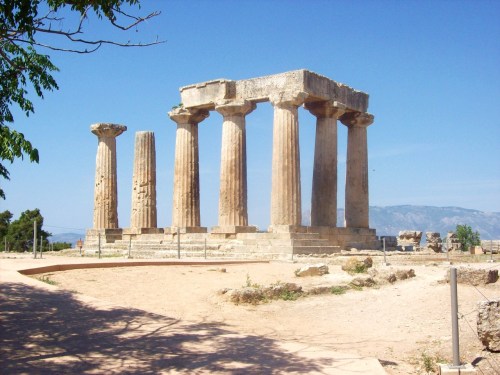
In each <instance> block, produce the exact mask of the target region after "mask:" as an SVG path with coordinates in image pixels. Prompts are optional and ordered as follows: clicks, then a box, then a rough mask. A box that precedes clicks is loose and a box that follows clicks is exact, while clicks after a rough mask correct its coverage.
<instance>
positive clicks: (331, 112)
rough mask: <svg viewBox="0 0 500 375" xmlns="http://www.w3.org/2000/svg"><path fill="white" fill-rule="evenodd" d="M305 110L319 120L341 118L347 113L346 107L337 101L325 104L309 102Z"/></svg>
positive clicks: (305, 105) (325, 102)
mask: <svg viewBox="0 0 500 375" xmlns="http://www.w3.org/2000/svg"><path fill="white" fill-rule="evenodd" d="M304 107H305V109H307V110H308V111H309V112H311V113H312V114H313V115H314V116H316V117H318V118H322V117H327V118H332V117H335V118H339V117H340V116H342V115H343V114H344V113H345V110H346V106H345V105H344V104H342V103H340V102H337V101H335V100H327V101H324V102H309V103H305V104H304Z"/></svg>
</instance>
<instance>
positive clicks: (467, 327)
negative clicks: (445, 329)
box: [458, 264, 500, 375]
mask: <svg viewBox="0 0 500 375" xmlns="http://www.w3.org/2000/svg"><path fill="white" fill-rule="evenodd" d="M499 268H500V265H499V264H495V265H492V266H489V267H486V268H481V270H484V271H489V270H491V269H499ZM458 272H460V269H458ZM461 283H462V284H465V285H468V286H470V287H472V289H473V290H474V291H475V292H476V293H477V295H478V296H479V297H480V299H482V300H486V301H488V302H491V301H492V300H498V298H499V297H500V296H498V295H497V296H495V297H492V296H490V295H489V293H490V291H485V290H482V291H481V290H480V289H479V288H478V287H477V286H476V285H474V284H472V283H471V282H470V281H469V282H466V283H464V282H463V280H462V282H461ZM478 305H479V304H476V308H475V309H473V310H472V311H467V312H462V311H461V307H460V301H459V307H458V320H459V330H460V335H462V334H463V333H466V332H469V333H470V334H472V335H473V336H474V337H475V338H477V340H478V341H481V338H480V337H479V334H478V332H477V324H476V328H474V327H473V324H472V323H471V320H472V321H474V318H475V317H478V313H479V309H478ZM476 319H478V318H476ZM460 323H461V324H460ZM483 353H484V355H483V356H482V357H480V358H477V359H476V361H474V362H476V363H473V364H475V365H476V366H475V368H476V369H477V370H478V371H479V372H480V373H481V374H484V375H488V374H495V375H500V363H499V361H498V360H497V359H496V358H495V357H494V354H493V353H492V352H490V351H488V350H484V351H483ZM483 360H484V361H486V362H487V363H488V364H489V367H490V368H491V371H493V372H490V371H488V372H484V371H483V369H482V368H481V366H480V365H479V363H480V362H481V361H483Z"/></svg>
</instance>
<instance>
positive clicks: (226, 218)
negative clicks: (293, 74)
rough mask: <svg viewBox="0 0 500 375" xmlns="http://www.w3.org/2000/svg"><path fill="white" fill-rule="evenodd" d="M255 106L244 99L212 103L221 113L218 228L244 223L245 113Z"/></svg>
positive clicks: (245, 171) (227, 227)
mask: <svg viewBox="0 0 500 375" xmlns="http://www.w3.org/2000/svg"><path fill="white" fill-rule="evenodd" d="M255 107H256V105H255V103H251V102H249V101H246V100H238V101H224V102H222V103H220V104H218V105H217V106H216V107H215V109H216V111H217V112H219V113H220V114H222V116H223V117H224V122H223V124H222V147H221V148H222V150H221V172H220V194H219V231H231V232H233V231H236V230H238V228H236V227H241V226H243V227H245V226H248V209H247V155H246V153H247V150H246V129H245V116H246V115H247V114H248V113H250V112H251V111H253V110H254V109H255ZM224 228H225V229H224ZM240 229H241V228H240Z"/></svg>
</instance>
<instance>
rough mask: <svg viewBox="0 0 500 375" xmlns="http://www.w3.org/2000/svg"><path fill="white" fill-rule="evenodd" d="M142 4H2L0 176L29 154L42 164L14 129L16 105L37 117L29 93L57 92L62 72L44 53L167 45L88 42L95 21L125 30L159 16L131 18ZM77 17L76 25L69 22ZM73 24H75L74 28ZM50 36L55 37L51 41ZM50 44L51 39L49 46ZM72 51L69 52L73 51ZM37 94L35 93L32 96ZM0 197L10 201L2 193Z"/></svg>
mask: <svg viewBox="0 0 500 375" xmlns="http://www.w3.org/2000/svg"><path fill="white" fill-rule="evenodd" d="M133 6H137V7H140V4H139V0H2V2H0V177H3V178H4V179H7V180H8V179H9V171H8V170H7V167H6V166H5V165H4V162H5V161H8V162H10V163H13V162H14V160H15V159H17V158H23V156H24V155H27V156H28V157H29V159H30V161H31V162H36V163H38V161H39V155H38V150H37V149H36V148H35V147H33V145H32V144H31V142H30V141H28V140H27V139H26V138H25V137H24V134H22V133H20V132H18V131H16V130H15V129H13V128H12V125H8V124H13V123H14V116H13V114H12V111H11V108H12V106H14V105H15V106H18V107H19V108H20V109H21V111H22V112H24V114H25V115H26V116H29V115H30V114H32V113H34V111H35V109H34V106H33V103H32V102H31V100H30V99H29V98H28V89H31V90H33V91H34V94H36V96H38V97H40V98H43V95H44V92H46V91H53V90H57V89H58V86H57V83H56V81H55V79H54V77H53V76H52V74H51V73H52V72H55V71H57V70H58V68H57V67H56V66H55V65H54V64H52V62H51V60H50V56H48V55H46V54H43V53H39V49H41V48H43V49H45V50H51V51H63V52H73V53H92V52H95V51H97V50H98V49H99V48H100V47H101V46H102V45H106V44H107V45H115V46H121V47H138V46H149V45H153V44H158V43H161V42H159V41H154V42H152V43H145V44H142V43H130V42H126V43H120V42H118V41H113V40H106V39H86V38H85V34H84V30H83V27H84V25H85V23H84V21H86V20H88V19H89V18H92V17H93V18H97V19H98V20H102V19H104V20H106V21H107V22H109V23H110V24H111V25H112V26H114V27H116V28H118V29H120V30H130V29H135V28H136V26H137V25H138V24H140V23H142V22H144V21H146V20H148V19H150V18H152V17H155V16H157V15H158V14H159V12H153V13H150V14H149V15H147V16H146V17H138V16H134V15H132V14H129V13H127V9H128V8H131V7H133ZM74 15H76V16H77V18H78V19H77V21H76V22H75V23H71V22H70V21H68V19H66V18H65V16H67V17H68V18H72V16H74ZM65 21H66V23H67V22H70V26H69V27H68V25H67V24H65ZM47 36H50V38H48V39H47ZM45 40H50V42H49V43H47V42H45ZM68 46H69V47H68ZM32 95H33V94H32ZM0 197H1V198H3V199H5V194H4V191H3V190H2V189H1V188H0Z"/></svg>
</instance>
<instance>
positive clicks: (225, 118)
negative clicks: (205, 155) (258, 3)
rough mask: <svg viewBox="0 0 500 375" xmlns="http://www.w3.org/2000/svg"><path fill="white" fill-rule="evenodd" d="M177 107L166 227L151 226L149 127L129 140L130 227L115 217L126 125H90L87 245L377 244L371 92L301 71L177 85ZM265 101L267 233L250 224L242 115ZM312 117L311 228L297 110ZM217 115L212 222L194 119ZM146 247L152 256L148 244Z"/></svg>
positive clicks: (226, 248) (276, 250)
mask: <svg viewBox="0 0 500 375" xmlns="http://www.w3.org/2000/svg"><path fill="white" fill-rule="evenodd" d="M180 95H181V103H182V105H181V106H179V107H177V108H174V109H173V110H172V111H171V112H169V113H168V115H169V117H170V119H171V120H172V121H174V122H175V123H176V125H177V130H176V142H175V163H174V164H175V165H174V190H173V205H172V218H171V226H169V227H166V228H157V222H156V165H155V145H154V134H153V133H152V132H138V133H137V134H136V143H135V159H134V177H133V191H132V212H131V223H130V228H120V227H119V226H118V217H117V191H116V137H117V136H118V135H120V134H121V133H123V132H124V131H125V130H126V127H125V126H122V125H114V124H96V125H92V126H91V130H92V132H93V133H94V134H96V135H97V136H98V140H99V143H98V152H97V159H96V182H95V193H94V223H93V228H92V229H90V230H88V231H87V236H86V241H85V248H86V249H95V248H96V246H97V245H98V244H99V243H100V245H101V246H102V248H103V249H104V250H106V251H107V250H109V251H121V250H125V249H127V248H129V249H130V248H132V250H133V251H135V252H137V254H138V255H140V254H141V253H140V252H141V251H142V252H143V253H144V256H151V257H154V256H168V254H169V251H172V250H174V249H176V246H177V239H178V238H177V236H178V235H181V236H182V237H183V238H185V239H188V240H189V243H190V246H191V248H192V250H193V253H196V251H198V250H199V249H201V244H202V243H203V246H205V249H206V246H207V245H206V244H207V243H208V247H209V251H211V252H213V253H214V254H216V255H223V256H230V255H237V254H240V255H247V256H248V255H262V256H265V255H272V256H279V255H286V254H291V253H293V254H318V253H334V252H338V251H340V249H343V248H350V247H357V248H363V249H374V248H379V241H378V240H377V237H376V234H375V230H374V229H370V228H369V197H368V149H367V127H368V126H369V125H371V124H372V123H373V115H371V114H369V113H368V112H367V109H368V95H367V94H366V93H363V92H361V91H357V90H354V89H353V88H351V87H349V86H346V85H344V84H341V83H338V82H335V81H333V80H331V79H328V78H326V77H324V76H321V75H318V74H316V73H313V72H310V71H307V70H296V71H291V72H286V73H281V74H276V75H271V76H266V77H259V78H252V79H245V80H239V81H231V80H226V79H219V80H214V81H208V82H203V83H197V84H193V85H189V86H185V87H182V88H181V89H180ZM262 102H270V103H271V104H272V106H273V108H274V121H273V150H272V183H271V186H270V194H271V212H270V226H269V228H268V230H267V231H265V232H261V231H258V230H257V228H256V227H254V226H250V225H249V223H248V206H247V186H248V184H247V168H246V165H247V159H246V158H247V155H246V130H245V126H246V124H245V117H246V115H248V114H249V113H250V112H252V111H254V110H258V104H259V103H262ZM300 106H303V107H304V108H305V109H307V110H308V111H309V112H310V113H311V114H312V115H313V116H315V117H316V141H315V151H314V170H313V183H312V194H311V226H303V225H302V221H301V220H302V202H301V179H300V158H299V136H298V131H299V123H298V108H299V107H300ZM211 111H212V112H217V113H218V114H220V115H221V116H222V147H221V166H220V192H219V214H218V224H217V226H215V227H212V228H210V229H207V228H206V227H202V226H201V222H200V178H199V154H198V124H200V123H201V122H202V121H203V120H204V119H206V118H207V117H208V116H209V114H210V112H211ZM337 120H339V121H340V122H341V123H342V124H343V125H345V126H347V128H348V134H347V158H346V184H345V220H344V223H342V226H339V223H337ZM148 251H149V255H147V254H146V253H145V252H148Z"/></svg>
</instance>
